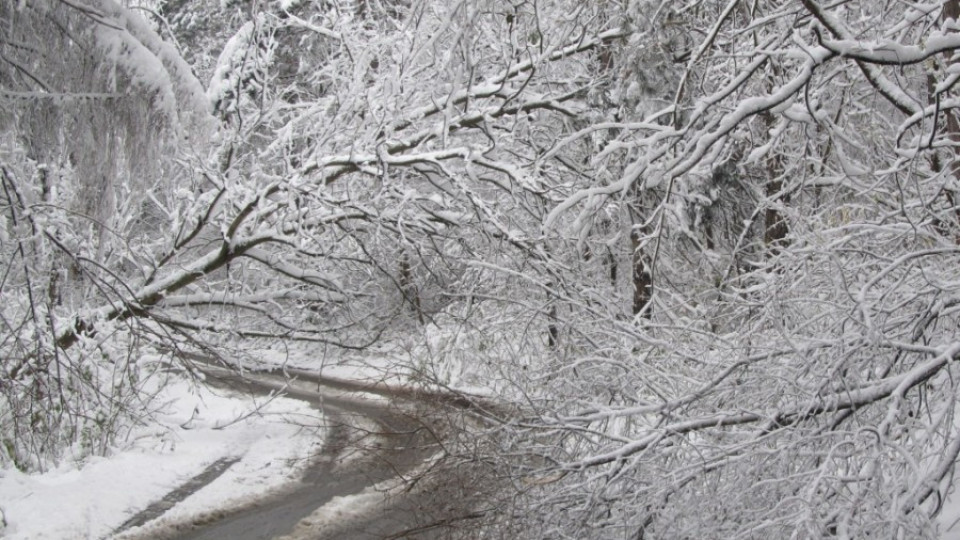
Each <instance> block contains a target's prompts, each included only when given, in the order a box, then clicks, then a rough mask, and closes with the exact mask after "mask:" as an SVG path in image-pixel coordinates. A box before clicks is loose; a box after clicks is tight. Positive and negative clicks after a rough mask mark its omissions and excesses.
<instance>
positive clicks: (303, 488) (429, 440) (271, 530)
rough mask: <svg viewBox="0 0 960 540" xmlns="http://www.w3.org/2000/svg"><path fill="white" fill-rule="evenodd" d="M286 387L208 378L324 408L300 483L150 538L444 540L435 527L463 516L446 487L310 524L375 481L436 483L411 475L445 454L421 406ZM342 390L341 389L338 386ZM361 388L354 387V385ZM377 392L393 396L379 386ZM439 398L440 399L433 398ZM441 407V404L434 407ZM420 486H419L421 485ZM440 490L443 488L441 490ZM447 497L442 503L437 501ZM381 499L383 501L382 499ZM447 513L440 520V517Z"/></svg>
mask: <svg viewBox="0 0 960 540" xmlns="http://www.w3.org/2000/svg"><path fill="white" fill-rule="evenodd" d="M296 375H297V379H298V381H297V382H295V383H292V384H290V385H288V381H287V380H286V379H285V378H284V377H282V376H280V375H278V374H277V375H270V374H257V375H255V376H252V378H246V379H244V378H241V377H239V376H237V375H235V374H233V373H229V372H226V371H221V370H216V371H211V372H208V373H207V378H208V381H209V382H210V383H211V384H213V385H214V386H220V387H226V388H229V389H231V390H235V391H244V392H249V393H254V394H259V395H265V394H269V393H270V392H271V391H275V390H276V389H278V388H281V387H284V388H285V390H284V392H285V395H286V396H287V397H292V398H296V399H302V400H305V401H308V402H310V403H311V404H312V405H314V406H315V407H317V408H318V409H321V410H322V411H323V416H324V423H325V426H326V430H325V433H326V435H325V436H326V438H325V443H324V446H323V449H322V451H321V453H320V455H319V456H317V457H316V459H315V460H314V463H313V464H312V465H311V466H309V467H308V469H307V470H306V472H305V473H304V475H303V478H302V481H301V482H299V483H297V484H296V485H294V486H293V487H291V488H290V489H288V490H286V491H284V492H282V493H279V494H276V495H273V496H270V497H268V498H266V499H263V500H260V501H258V502H257V503H256V504H252V505H249V506H247V507H244V508H241V509H238V510H236V511H234V512H232V513H229V514H226V515H223V516H217V518H215V519H209V520H208V521H207V522H204V523H192V524H183V525H180V526H179V527H177V528H176V529H173V530H168V531H166V532H165V533H163V534H160V535H154V536H151V537H150V538H153V539H161V538H178V539H179V538H182V539H192V540H254V539H256V540H261V539H271V538H278V537H284V538H291V539H292V538H312V539H322V538H331V539H332V538H336V539H338V540H339V539H344V540H349V539H366V540H369V539H373V538H390V537H404V538H423V539H426V538H441V537H445V536H444V535H441V534H440V533H439V532H438V529H437V527H436V526H435V525H436V523H438V522H442V521H443V520H444V519H446V518H445V517H443V516H446V515H448V514H450V513H451V511H453V512H454V513H456V514H460V513H463V514H464V515H466V514H468V512H466V511H464V512H461V511H460V509H459V507H458V505H457V504H456V496H455V495H451V494H450V493H449V490H447V489H443V488H442V486H435V485H434V486H431V487H430V489H427V490H424V489H417V490H413V491H411V493H410V494H407V495H404V496H398V497H394V498H393V499H391V500H389V501H387V502H380V503H378V504H376V505H374V506H373V507H372V508H371V509H370V512H369V515H364V516H360V517H359V518H358V517H357V516H353V517H352V519H351V518H344V519H342V520H334V521H332V522H325V523H319V522H314V521H315V520H305V519H304V518H307V517H308V516H310V514H311V513H313V512H314V511H315V510H317V509H318V508H320V507H322V506H324V505H325V504H327V503H329V502H330V501H331V500H333V499H334V498H336V497H342V496H350V495H355V494H358V493H361V492H364V490H365V489H368V488H370V487H371V486H374V485H375V484H377V483H380V482H383V481H386V480H391V479H395V478H398V477H400V478H403V482H406V483H408V484H409V485H410V486H411V487H413V486H417V487H418V488H422V487H423V486H424V485H426V484H428V483H434V484H435V483H436V482H438V475H432V476H426V477H424V478H412V477H410V476H409V473H411V472H413V471H414V470H415V469H418V468H419V469H422V468H423V465H424V463H426V462H427V461H428V460H430V459H431V458H433V457H435V456H437V455H438V454H439V453H440V452H441V449H442V444H441V441H440V440H439V439H440V438H441V437H442V436H439V435H437V434H438V433H439V432H440V431H442V430H443V429H442V427H441V428H438V426H437V425H436V424H434V425H427V423H425V421H424V420H423V418H425V415H424V410H425V409H424V407H422V406H421V407H420V408H419V410H418V409H417V407H415V406H413V405H411V404H409V403H408V404H407V405H405V406H403V407H400V406H398V405H396V404H394V403H391V402H389V401H384V400H364V399H357V398H353V397H350V396H349V395H347V394H345V393H344V392H343V390H345V389H346V388H343V386H345V385H350V383H344V382H337V381H329V380H326V379H322V378H318V377H315V376H311V375H310V374H308V373H304V372H298V373H297V374H296ZM337 386H340V387H341V388H339V389H338V388H336V387H337ZM352 389H353V390H356V389H357V388H352ZM373 391H374V392H375V393H380V394H386V393H388V391H386V390H383V389H379V390H377V389H374V390H373ZM434 401H435V400H434ZM433 409H436V403H434V405H433ZM417 484H419V485H417ZM438 488H440V489H438ZM436 497H443V499H444V500H443V501H437V500H435V499H436ZM379 499H380V500H381V501H383V498H382V497H380V498H379ZM441 514H443V515H441ZM438 520H439V521H438Z"/></svg>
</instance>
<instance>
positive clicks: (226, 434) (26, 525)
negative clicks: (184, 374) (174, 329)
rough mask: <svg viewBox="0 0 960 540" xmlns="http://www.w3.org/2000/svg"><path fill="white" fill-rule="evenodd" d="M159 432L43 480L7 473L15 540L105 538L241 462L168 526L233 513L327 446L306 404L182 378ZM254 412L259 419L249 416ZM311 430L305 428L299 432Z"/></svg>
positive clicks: (170, 390)
mask: <svg viewBox="0 0 960 540" xmlns="http://www.w3.org/2000/svg"><path fill="white" fill-rule="evenodd" d="M162 397H163V398H164V399H166V400H169V401H170V406H169V408H168V410H167V412H166V413H165V414H164V415H163V416H162V417H161V418H160V422H161V426H160V427H156V426H155V427H152V428H143V429H141V430H139V431H138V432H135V433H133V434H131V437H130V438H129V441H130V442H129V444H128V446H127V447H126V448H124V449H122V450H120V451H117V452H116V453H114V454H113V455H111V456H110V457H109V458H89V459H86V460H85V461H84V462H83V463H64V464H63V465H61V466H60V467H59V468H58V469H56V470H52V471H49V472H47V473H44V474H24V473H22V472H20V471H17V470H15V469H3V470H0V512H2V515H3V516H4V518H5V519H6V522H7V526H6V528H5V529H0V536H3V537H4V538H9V539H43V538H58V539H59V538H77V539H79V538H101V537H104V536H107V535H109V534H110V533H111V532H112V531H114V530H115V529H116V528H117V527H118V526H120V525H121V524H122V523H124V522H125V521H126V520H127V519H129V518H130V517H131V516H133V515H135V514H136V513H138V512H139V511H141V510H143V509H144V508H146V507H147V506H148V505H150V504H151V503H154V502H156V501H158V500H160V499H162V498H163V496H164V495H166V494H167V493H169V492H170V491H172V490H174V489H176V488H177V487H179V486H181V485H182V484H184V483H185V482H186V481H188V480H189V479H190V478H192V477H193V476H195V475H197V474H198V473H200V472H201V471H203V470H204V468H206V467H207V466H208V465H210V464H211V463H213V462H214V461H217V460H218V459H220V458H224V457H239V458H240V461H238V462H237V463H235V464H233V465H232V466H231V467H230V468H229V469H228V470H227V471H226V472H225V473H224V474H223V475H221V476H220V477H219V478H217V479H216V480H215V481H213V482H212V483H210V484H209V485H207V486H206V487H204V488H202V489H200V490H199V491H198V492H197V493H194V494H193V495H191V496H190V497H188V498H187V499H185V500H184V501H182V502H181V503H179V504H178V505H176V506H175V507H174V508H173V509H172V510H171V511H169V512H168V513H167V514H166V515H165V518H167V519H177V518H183V519H186V518H188V517H189V516H191V515H196V514H201V513H204V512H207V511H210V510H214V509H218V508H224V507H227V506H231V504H232V503H233V502H239V501H242V500H244V499H249V498H250V497H251V496H254V495H256V494H258V493H263V492H265V491H268V490H271V489H274V488H277V487H279V486H281V485H282V484H284V483H287V482H290V481H291V480H293V479H295V478H296V477H297V475H298V474H299V472H300V470H302V469H303V467H304V466H305V465H306V462H305V460H304V459H303V458H304V457H305V456H309V455H311V453H313V452H312V451H313V450H314V448H315V447H318V445H320V444H322V433H320V432H319V428H318V427H316V426H319V425H320V424H321V420H322V419H321V418H320V413H319V411H317V410H316V409H313V408H311V407H310V406H309V405H307V404H306V403H304V402H301V401H297V400H293V399H287V398H276V399H273V400H270V401H269V402H268V403H266V402H267V401H268V400H267V399H266V398H260V399H258V400H257V402H258V403H254V402H253V401H251V400H250V399H249V397H245V396H239V395H226V394H225V393H224V392H219V391H211V390H209V389H206V388H202V387H196V386H194V385H191V384H189V383H187V382H185V381H183V380H179V381H175V382H172V383H171V384H169V385H168V386H167V387H166V388H165V389H164V391H163V394H162ZM251 413H253V414H251ZM298 423H299V424H302V425H309V426H313V427H301V426H298V425H297V424H298Z"/></svg>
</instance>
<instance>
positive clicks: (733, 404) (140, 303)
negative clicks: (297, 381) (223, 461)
mask: <svg viewBox="0 0 960 540" xmlns="http://www.w3.org/2000/svg"><path fill="white" fill-rule="evenodd" d="M958 15H960V5H958V4H957V3H956V2H955V1H953V0H949V1H946V2H937V3H931V4H919V3H912V2H902V1H899V2H842V3H834V4H826V3H820V2H816V1H814V0H802V1H800V2H788V1H783V2H779V1H776V0H763V1H759V0H754V1H747V0H729V1H720V0H697V1H690V2H666V1H665V2H656V1H652V0H645V1H634V2H615V1H603V2H575V1H568V0H537V1H516V2H506V1H502V0H463V1H459V2H440V1H431V0H411V1H399V0H379V1H378V0H357V1H347V0H339V1H338V0H328V1H313V2H310V1H295V0H286V1H279V2H244V1H234V2H215V1H209V2H208V1H204V2H180V1H173V0H168V1H165V2H164V1H161V2H156V3H154V4H153V5H151V6H141V7H139V8H137V9H133V8H129V9H128V8H124V7H121V6H119V5H117V4H115V3H113V2H112V1H111V0H98V1H93V0H82V1H81V0H70V1H67V0H45V1H38V2H26V3H24V2H14V1H12V0H11V1H5V2H0V26H2V28H3V29H4V31H3V33H0V119H2V120H3V123H2V124H0V128H2V129H0V137H2V138H0V145H2V146H0V160H2V166H3V186H4V190H3V192H2V196H0V205H2V210H3V214H4V218H3V220H2V221H0V234H2V236H0V239H2V245H0V250H2V251H3V260H4V261H5V262H4V263H3V266H2V270H3V275H2V276H0V287H2V289H0V290H2V294H3V298H4V302H3V306H2V307H0V309H2V320H0V323H2V325H3V326H2V328H3V330H2V334H0V335H2V336H3V339H2V341H0V354H2V362H3V364H2V372H0V392H2V394H3V401H2V402H0V429H2V432H0V437H3V440H4V448H3V449H2V450H0V457H2V459H3V460H5V461H6V460H10V461H13V462H14V463H16V464H17V465H18V466H20V467H24V468H29V467H40V466H43V465H44V464H46V463H48V462H49V461H50V460H51V459H56V458H57V457H58V456H59V455H60V453H61V452H62V451H63V448H65V447H67V446H69V445H71V444H76V443H78V442H80V443H82V444H85V445H87V446H90V445H89V443H88V442H85V441H87V440H88V439H85V437H86V438H89V437H95V438H96V437H99V439H97V440H98V441H101V442H99V443H98V445H97V446H94V447H92V448H88V450H87V451H103V450H104V449H106V448H108V447H109V445H110V444H111V440H110V437H111V436H112V434H115V433H116V427H117V426H118V425H123V423H124V422H129V421H130V419H129V417H128V416H129V413H130V412H131V408H130V403H131V400H140V399H142V398H144V397H145V396H144V393H145V390H146V389H147V388H148V387H149V385H146V384H144V383H142V382H141V381H143V380H145V377H144V375H145V374H149V373H150V370H151V369H152V367H151V366H154V365H155V364H152V363H149V362H144V361H143V360H142V358H146V357H151V356H150V355H145V352H148V351H155V352H165V351H170V350H175V349H177V348H188V347H196V346H199V345H201V344H202V345H204V346H209V347H214V348H216V347H217V346H218V345H222V344H223V343H224V342H227V341H231V340H235V339H236V338H238V337H239V338H243V339H245V340H248V342H249V340H257V341H256V345H257V346H262V345H263V343H264V342H265V340H274V341H278V342H283V341H290V340H296V341H302V342H308V343H316V344H318V346H319V345H321V344H322V345H325V346H329V345H333V346H336V347H340V348H344V349H359V350H361V351H363V350H364V348H365V347H366V346H368V345H370V344H372V343H378V344H379V345H382V346H383V347H388V346H391V345H393V346H395V347H396V348H397V349H404V350H405V351H406V352H405V354H401V355H397V357H398V358H399V359H400V360H403V359H404V358H405V359H407V362H406V364H405V365H402V366H401V365H397V366H395V367H396V368H397V369H400V368H403V369H406V370H409V371H411V372H413V373H415V374H416V375H417V376H418V377H421V378H423V379H425V380H427V381H432V382H435V383H440V384H446V383H450V382H457V383H469V384H482V385H484V386H486V387H488V389H489V390H490V391H492V392H494V393H495V394H496V396H497V397H498V399H499V400H501V401H502V402H505V403H508V404H512V405H513V406H512V407H506V406H505V407H501V408H498V410H499V411H500V414H498V415H494V416H495V417H496V418H497V420H498V422H499V423H498V424H497V427H496V428H494V429H491V430H490V431H489V432H485V433H482V434H481V435H480V436H481V437H484V438H485V440H486V441H487V442H488V443H491V444H490V445H482V444H481V445H474V446H471V448H473V449H474V450H476V449H477V448H480V449H483V448H487V449H491V448H492V449H493V450H484V451H476V452H473V453H471V454H470V457H472V458H479V459H482V460H485V461H491V462H500V463H502V464H503V465H504V467H505V469H504V470H507V471H509V473H510V475H511V477H512V479H513V480H514V482H513V485H514V486H515V487H516V493H513V494H511V501H512V505H513V506H512V507H510V508H508V510H509V511H506V512H505V511H504V507H503V506H498V507H497V511H496V512H493V511H491V512H489V514H488V516H487V517H488V519H487V520H486V521H484V522H483V526H485V527H491V528H496V527H503V528H504V530H506V529H515V530H517V531H520V532H522V533H523V534H525V535H527V537H557V538H560V537H570V538H586V537H597V538H610V537H625V538H686V537H690V538H693V537H723V538H727V537H748V538H753V537H756V538H769V537H781V536H782V537H788V536H791V535H793V536H798V537H821V536H832V535H836V536H843V537H856V538H859V537H864V536H867V535H884V536H886V535H892V536H903V537H923V536H933V535H935V534H936V527H937V525H936V522H935V520H934V518H935V516H936V514H937V512H938V511H939V509H940V505H941V503H942V501H943V498H944V496H945V495H946V494H947V492H948V488H949V485H950V483H951V479H952V471H953V466H954V463H955V461H956V458H957V456H958V453H960V431H958V425H957V421H956V420H955V418H954V415H955V395H956V392H957V388H956V386H955V384H956V383H955V381H956V378H957V375H960V374H958V373H955V371H956V367H955V365H954V364H955V360H956V359H957V357H958V355H960V340H958V337H957V336H958V334H957V328H958V322H960V321H958V320H957V306H958V305H960V281H958V280H957V279H956V276H955V274H956V268H957V261H958V255H960V247H958V242H960V240H958V238H960V224H958V217H960V209H958V206H957V197H958V196H960V178H958V174H957V171H958V170H960V169H958V165H957V153H956V148H957V144H958V141H960V123H958V119H957V113H956V111H955V109H956V108H957V104H958V103H960V102H958V101H957V98H955V97H954V86H955V84H956V81H957V79H958V78H960V72H958V70H957V68H956V65H957V64H956V63H955V62H954V51H955V50H957V49H958V48H960V33H957V30H958V29H960V27H958V23H957V21H956V17H957V16H958ZM55 51H56V52H55ZM64 51H65V52H64ZM201 81H202V82H201ZM225 337H226V338H227V339H225ZM380 350H381V351H382V350H383V349H380ZM92 403H97V404H98V405H97V407H99V408H96V409H92V408H91V407H93V406H92V405H91V404H92ZM505 410H515V411H517V412H516V414H513V415H504V414H502V413H503V411H505ZM477 452H479V453H477ZM464 455H467V454H464Z"/></svg>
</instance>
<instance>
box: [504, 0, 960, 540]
mask: <svg viewBox="0 0 960 540" xmlns="http://www.w3.org/2000/svg"><path fill="white" fill-rule="evenodd" d="M957 7H958V6H957V5H956V3H954V2H946V3H942V4H941V3H935V4H922V5H921V4H912V3H895V2H889V3H873V2H871V3H867V2H860V3H858V2H845V3H839V4H827V3H820V2H815V1H813V0H805V1H803V2H739V1H736V0H734V1H729V2H691V3H689V4H686V3H672V2H670V3H667V2H664V3H660V4H658V3H643V2H641V3H638V4H634V5H633V6H631V8H630V9H628V10H627V12H626V17H627V18H628V19H629V20H630V21H631V22H632V24H633V25H635V26H634V28H635V31H634V32H633V33H632V34H631V36H630V37H629V38H628V43H627V44H625V45H623V46H622V47H619V48H618V50H617V54H616V55H615V56H616V59H617V61H616V66H617V68H616V69H618V70H619V72H618V74H617V75H616V76H613V77H612V79H613V80H612V81H611V87H610V88H611V89H610V90H608V91H610V92H614V91H616V92H618V94H617V95H616V97H615V98H614V99H613V101H615V102H617V103H618V104H619V106H620V107H622V109H621V112H620V115H621V120H620V121H619V122H618V123H609V124H608V125H606V126H602V125H601V124H593V125H591V126H588V127H586V128H584V129H581V130H580V131H577V132H574V133H571V134H569V135H566V136H564V137H560V138H559V139H558V142H557V143H556V145H555V147H554V148H553V149H552V150H551V152H550V155H551V157H552V156H560V155H563V154H564V149H574V150H575V149H576V147H577V145H583V144H584V142H585V141H587V140H589V139H590V138H592V137H595V133H596V132H597V131H603V132H605V133H606V136H605V137H603V141H604V142H603V148H602V149H600V150H599V151H598V152H596V153H594V154H593V155H592V156H590V158H589V162H588V163H589V167H587V168H588V169H589V170H591V171H601V172H602V175H598V177H596V178H594V181H592V182H589V183H586V184H582V183H581V184H577V185H572V186H569V187H568V191H567V192H566V195H565V197H564V198H562V200H561V201H560V202H559V203H558V204H556V205H555V206H553V207H552V209H551V210H550V212H549V214H548V215H547V216H546V218H545V220H544V226H545V229H546V231H547V233H548V234H555V235H557V236H558V237H559V238H568V239H569V241H571V242H572V241H574V240H575V239H583V238H587V239H590V238H601V239H602V238H604V236H603V235H607V236H606V238H610V236H609V235H610V233H609V232H606V231H610V230H617V227H613V228H612V229H611V228H609V227H608V228H606V229H605V228H604V227H600V226H598V224H599V223H603V222H604V221H610V220H611V219H612V218H611V217H609V216H611V215H614V216H620V217H619V219H621V220H622V219H624V218H623V217H622V216H623V213H622V211H621V210H619V209H620V208H622V207H624V206H625V205H629V206H633V207H634V208H638V209H639V211H637V212H635V213H634V214H633V215H634V216H635V217H634V218H631V219H633V221H632V222H628V224H627V226H628V227H629V229H628V231H629V233H628V232H627V231H623V232H620V233H619V234H620V235H621V240H620V241H622V238H623V237H624V236H625V235H626V234H632V235H633V236H634V237H635V238H636V239H637V241H635V242H634V243H633V245H634V246H635V250H636V251H635V252H634V254H633V255H634V256H636V255H642V256H643V257H646V259H645V268H646V269H647V270H648V271H649V273H650V277H649V283H651V284H652V287H651V294H650V297H649V300H648V306H646V308H645V309H647V310H648V311H646V312H641V311H637V315H636V316H635V317H633V318H632V320H621V319H618V318H617V317H611V316H607V315H601V314H600V313H599V311H598V310H597V309H596V308H595V307H594V306H593V305H592V303H591V301H590V299H589V297H588V295H587V293H588V292H589V291H588V290H587V289H586V287H585V284H584V283H583V282H579V283H578V282H577V281H576V278H575V277H568V280H567V283H572V284H574V285H573V286H572V287H569V288H568V289H567V291H574V293H569V292H568V294H567V295H566V297H565V298H564V301H565V303H566V306H564V307H563V308H561V309H558V310H557V313H560V314H562V313H564V312H565V311H566V312H567V313H570V314H571V316H570V317H568V318H567V319H566V320H565V321H564V324H566V325H567V326H568V328H569V330H568V331H567V335H568V338H567V341H568V344H567V346H566V348H564V349H562V350H561V351H559V353H560V356H559V359H560V360H559V362H558V364H556V368H555V369H554V370H551V371H550V372H549V374H548V375H544V374H543V372H542V371H540V372H535V373H536V376H535V377H529V378H528V381H525V384H523V387H524V388H526V389H528V392H527V394H526V397H527V398H528V399H531V400H532V402H533V403H534V404H535V410H536V411H535V414H534V415H531V416H529V417H527V418H525V419H524V420H523V421H521V422H517V423H514V424H512V426H522V427H521V429H520V430H519V433H514V434H513V435H504V436H505V437H507V438H508V440H510V439H509V438H510V437H512V441H513V444H512V445H510V447H509V452H510V453H511V454H513V455H516V454H520V455H526V456H529V461H528V462H527V464H526V466H527V467H529V474H528V475H526V476H524V477H522V478H521V485H522V486H524V489H526V490H529V495H530V496H529V498H528V499H527V500H528V501H529V502H531V504H532V505H533V507H532V508H531V507H529V506H527V507H524V509H523V516H525V517H526V518H527V519H529V521H530V522H531V527H534V529H535V530H536V531H537V532H536V533H535V534H538V535H543V536H550V537H571V538H584V537H603V538H606V537H611V536H616V537H620V536H623V537H629V538H641V537H645V538H649V537H653V538H662V537H670V538H674V537H676V538H687V537H690V538H693V537H722V538H732V537H746V538H769V537H802V538H815V537H822V536H841V537H848V538H862V537H867V536H886V535H891V536H898V537H932V536H934V535H935V534H936V525H935V521H934V520H933V518H934V517H935V515H936V514H937V512H938V511H939V509H940V505H941V503H942V502H943V500H944V497H945V495H946V494H947V492H948V490H949V486H950V483H951V477H952V471H953V467H954V463H955V461H956V458H957V455H958V451H960V430H958V424H957V421H956V419H955V401H956V400H955V396H956V392H957V388H956V385H955V381H956V377H957V373H956V372H955V371H956V370H955V361H956V359H957V357H958V354H960V341H958V333H957V328H958V322H960V321H958V320H957V313H956V303H957V294H958V288H957V286H958V282H957V280H956V277H955V268H956V264H957V255H958V253H960V252H958V241H957V238H958V237H957V230H958V229H957V227H958V222H957V217H958V214H957V205H956V203H955V198H956V190H957V187H958V186H957V176H956V174H955V173H956V170H957V169H956V166H955V160H956V153H955V146H956V140H957V135H958V132H957V130H956V126H957V125H958V124H957V121H956V116H955V111H954V108H955V98H954V97H953V87H954V85H955V82H956V80H957V75H956V73H955V71H956V70H955V64H954V60H953V55H954V51H955V50H956V49H957V48H958V47H960V35H958V34H957V33H956V29H957V22H956V16H957ZM645 67H646V68H648V69H649V71H648V73H649V72H655V73H657V79H656V81H657V84H652V85H651V84H648V83H647V80H648V79H647V78H646V77H645V76H643V75H642V74H640V73H639V71H640V70H642V69H643V68H645ZM638 201H640V202H638ZM611 209H612V210H611ZM581 241H582V240H581ZM593 242H594V244H593V245H596V240H594V241H593ZM609 242H611V241H610V240H608V243H609ZM593 251H596V250H593ZM567 275H568V276H570V274H567ZM593 314H597V315H601V316H599V317H593V316H591V315H593ZM538 385H539V388H541V389H542V388H544V387H545V388H546V390H541V391H540V393H539V394H537V393H535V392H536V390H535V389H536V388H538ZM537 398H539V399H537ZM511 429H516V428H515V427H512V428H511ZM530 516H537V517H536V518H530ZM519 519H524V517H521V518H519Z"/></svg>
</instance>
